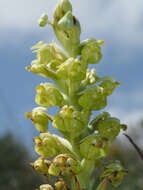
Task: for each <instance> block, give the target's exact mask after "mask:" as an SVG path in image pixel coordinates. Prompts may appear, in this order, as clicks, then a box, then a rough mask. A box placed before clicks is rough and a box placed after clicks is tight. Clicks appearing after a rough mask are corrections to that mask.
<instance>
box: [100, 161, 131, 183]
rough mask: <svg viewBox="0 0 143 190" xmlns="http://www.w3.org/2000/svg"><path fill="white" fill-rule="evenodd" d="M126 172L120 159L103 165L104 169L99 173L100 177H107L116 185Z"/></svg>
mask: <svg viewBox="0 0 143 190" xmlns="http://www.w3.org/2000/svg"><path fill="white" fill-rule="evenodd" d="M126 174H127V170H125V169H124V168H123V166H122V165H121V163H120V161H117V160H116V161H114V162H113V163H111V164H108V165H106V166H105V170H104V171H103V173H102V174H101V176H100V178H101V179H103V178H108V180H109V181H110V182H111V183H112V186H113V187H117V186H119V185H120V184H121V182H122V179H123V176H124V175H126Z"/></svg>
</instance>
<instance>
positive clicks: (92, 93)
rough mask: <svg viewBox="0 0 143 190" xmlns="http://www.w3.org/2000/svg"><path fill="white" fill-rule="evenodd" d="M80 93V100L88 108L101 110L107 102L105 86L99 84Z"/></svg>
mask: <svg viewBox="0 0 143 190" xmlns="http://www.w3.org/2000/svg"><path fill="white" fill-rule="evenodd" d="M79 95H81V96H80V98H79V100H78V102H79V104H80V105H81V106H82V107H83V108H84V109H86V110H100V109H103V108H104V107H105V106H106V104H107V102H106V96H105V95H104V94H103V88H102V87H99V86H90V87H88V88H87V89H85V90H84V91H82V92H81V93H80V94H79ZM89 100H90V101H89Z"/></svg>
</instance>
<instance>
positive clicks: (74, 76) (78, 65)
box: [56, 58, 86, 82]
mask: <svg viewBox="0 0 143 190" xmlns="http://www.w3.org/2000/svg"><path fill="white" fill-rule="evenodd" d="M56 74H57V77H59V79H62V80H67V79H70V80H72V81H74V82H77V81H81V80H83V79H84V78H85V75H86V65H85V64H83V63H82V62H81V61H80V60H78V59H73V58H69V59H68V60H67V61H65V62H64V63H63V64H61V65H60V67H59V69H58V70H57V73H56Z"/></svg>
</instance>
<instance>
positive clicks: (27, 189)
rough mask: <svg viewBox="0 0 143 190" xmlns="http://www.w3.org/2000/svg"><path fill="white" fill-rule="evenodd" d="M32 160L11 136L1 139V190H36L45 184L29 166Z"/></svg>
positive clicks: (42, 178)
mask: <svg viewBox="0 0 143 190" xmlns="http://www.w3.org/2000/svg"><path fill="white" fill-rule="evenodd" d="M31 161H32V158H31V157H30V155H29V154H28V152H27V151H26V148H25V147H24V146H23V145H21V144H20V143H19V142H17V141H16V140H15V139H14V138H13V136H12V135H11V134H7V135H6V136H4V137H2V138H1V139H0V189H1V190H34V189H36V188H37V187H39V185H40V184H42V183H44V182H45V179H44V177H41V175H39V174H38V173H36V172H35V171H34V170H33V168H31V166H30V165H29V163H30V162H31Z"/></svg>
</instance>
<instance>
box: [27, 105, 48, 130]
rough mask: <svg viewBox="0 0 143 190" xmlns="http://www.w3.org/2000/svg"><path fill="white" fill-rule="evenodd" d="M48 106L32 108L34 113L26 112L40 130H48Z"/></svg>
mask: <svg viewBox="0 0 143 190" xmlns="http://www.w3.org/2000/svg"><path fill="white" fill-rule="evenodd" d="M46 110H47V109H46V108H43V107H37V108H34V109H33V110H32V114H31V113H29V112H26V117H27V118H30V119H31V120H32V122H33V123H34V125H35V127H36V129H37V130H38V131H39V132H42V133H45V132H46V131H47V130H48V115H47V114H46V113H45V112H44V111H46Z"/></svg>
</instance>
